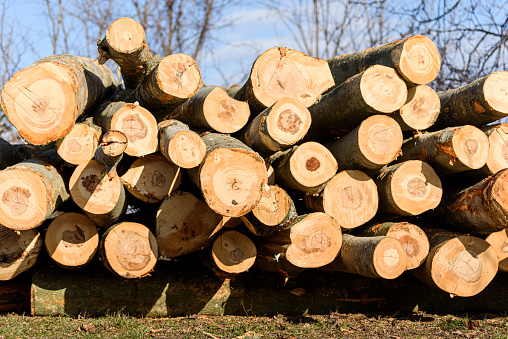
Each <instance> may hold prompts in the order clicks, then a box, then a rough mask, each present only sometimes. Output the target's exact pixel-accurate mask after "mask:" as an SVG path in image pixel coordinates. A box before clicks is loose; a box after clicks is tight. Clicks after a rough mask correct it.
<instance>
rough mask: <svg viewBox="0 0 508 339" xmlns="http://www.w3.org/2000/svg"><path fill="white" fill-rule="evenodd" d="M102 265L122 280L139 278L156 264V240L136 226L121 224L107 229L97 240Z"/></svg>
mask: <svg viewBox="0 0 508 339" xmlns="http://www.w3.org/2000/svg"><path fill="white" fill-rule="evenodd" d="M99 253H100V256H101V259H102V263H103V264H104V265H105V266H106V267H107V268H108V269H109V270H110V271H111V272H112V273H115V274H117V275H119V276H120V277H122V278H125V279H134V278H142V277H145V276H147V275H149V274H150V272H152V271H153V268H154V266H155V263H156V262H157V257H158V249H157V240H156V239H155V236H154V235H153V234H152V232H150V230H149V229H148V228H147V227H146V226H144V225H142V224H139V223H135V222H122V223H119V224H116V225H113V226H111V227H110V228H108V230H107V231H106V232H105V233H104V235H103V236H102V237H101V241H100V252H99Z"/></svg>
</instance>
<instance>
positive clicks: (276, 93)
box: [235, 47, 334, 113]
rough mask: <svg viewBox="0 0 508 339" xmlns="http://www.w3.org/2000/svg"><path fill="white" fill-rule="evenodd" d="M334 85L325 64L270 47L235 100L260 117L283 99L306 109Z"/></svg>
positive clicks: (258, 61) (302, 55)
mask: <svg viewBox="0 0 508 339" xmlns="http://www.w3.org/2000/svg"><path fill="white" fill-rule="evenodd" d="M333 84H334V82H333V77H332V74H331V73H330V68H329V67H328V65H327V62H326V60H322V59H317V58H313V57H310V56H308V55H305V54H303V53H302V52H299V51H296V50H293V49H289V48H284V47H273V48H271V49H269V50H267V51H265V52H264V53H263V54H261V55H260V56H259V57H258V58H257V59H256V61H255V62H254V64H253V65H252V70H251V73H250V76H249V79H248V80H247V82H246V83H245V84H244V85H243V87H242V88H241V89H240V90H239V91H238V93H237V94H236V95H235V99H237V100H240V101H247V102H248V103H249V105H250V107H251V111H252V112H255V113H259V112H261V111H263V110H265V109H266V108H267V107H270V106H271V105H273V104H274V103H275V102H276V101H277V100H279V99H282V98H291V99H295V100H297V101H299V102H301V103H302V104H303V105H304V106H305V107H309V106H310V105H312V104H313V103H314V102H316V100H318V98H319V96H320V95H321V94H322V93H323V92H325V91H326V90H327V89H329V88H330V87H332V86H333Z"/></svg>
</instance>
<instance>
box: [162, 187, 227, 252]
mask: <svg viewBox="0 0 508 339" xmlns="http://www.w3.org/2000/svg"><path fill="white" fill-rule="evenodd" d="M223 224H224V217H222V216H221V215H220V214H217V213H215V212H214V211H213V210H212V209H211V208H210V207H208V205H207V204H206V202H204V201H203V200H201V199H198V198H197V197H196V196H194V195H193V194H191V193H188V192H183V191H176V192H173V193H171V194H170V195H169V196H168V197H167V198H166V199H164V200H163V201H162V204H161V205H160V207H159V209H158V211H157V219H156V232H155V237H156V238H157V244H158V247H159V254H160V255H161V256H163V257H166V258H176V257H179V256H181V255H184V254H189V253H193V252H196V251H200V250H202V249H204V248H205V247H208V246H209V245H211V244H212V243H213V241H214V240H215V238H216V237H217V235H218V233H217V232H218V231H219V230H220V229H221V228H222V226H223Z"/></svg>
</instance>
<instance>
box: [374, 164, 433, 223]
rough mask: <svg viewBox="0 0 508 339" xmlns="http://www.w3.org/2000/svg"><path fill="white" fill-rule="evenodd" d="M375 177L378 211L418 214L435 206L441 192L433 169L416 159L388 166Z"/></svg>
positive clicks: (396, 213)
mask: <svg viewBox="0 0 508 339" xmlns="http://www.w3.org/2000/svg"><path fill="white" fill-rule="evenodd" d="M375 181H376V185H377V188H378V192H379V211H380V212H382V213H385V214H392V215H393V214H395V215H419V214H421V213H423V212H425V211H428V210H431V209H434V208H436V207H437V206H438V205H439V203H440V201H441V197H442V195H443V189H442V186H441V180H440V179H439V177H438V176H437V175H436V172H434V170H433V169H432V167H430V165H429V164H427V163H425V162H422V161H419V160H410V161H405V162H403V163H400V164H396V165H393V166H389V167H387V168H386V169H384V171H383V172H382V173H381V174H380V175H379V176H378V177H377V178H376V180H375Z"/></svg>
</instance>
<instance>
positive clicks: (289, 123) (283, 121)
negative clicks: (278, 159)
mask: <svg viewBox="0 0 508 339" xmlns="http://www.w3.org/2000/svg"><path fill="white" fill-rule="evenodd" d="M302 123H303V121H302V119H300V117H299V116H298V114H296V113H295V112H294V111H293V110H291V109H285V110H283V111H282V112H281V113H280V114H279V119H277V127H278V128H279V129H280V130H281V131H283V132H286V133H289V134H291V135H295V134H296V133H298V132H299V131H300V125H301V124H302Z"/></svg>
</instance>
